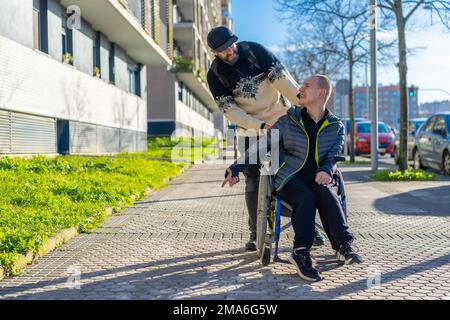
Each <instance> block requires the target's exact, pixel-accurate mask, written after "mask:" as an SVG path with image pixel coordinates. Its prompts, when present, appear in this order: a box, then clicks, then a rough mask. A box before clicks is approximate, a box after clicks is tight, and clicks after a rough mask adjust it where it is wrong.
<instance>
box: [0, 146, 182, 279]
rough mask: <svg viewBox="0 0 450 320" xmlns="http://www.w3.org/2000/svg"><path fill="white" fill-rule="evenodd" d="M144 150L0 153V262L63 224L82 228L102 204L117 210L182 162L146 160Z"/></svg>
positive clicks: (97, 216) (99, 214)
mask: <svg viewBox="0 0 450 320" xmlns="http://www.w3.org/2000/svg"><path fill="white" fill-rule="evenodd" d="M149 154H151V151H150V152H149V153H140V154H120V155H118V156H116V157H73V156H69V157H57V158H54V159H48V158H44V157H34V158H32V159H30V160H26V159H22V158H0V186H1V192H0V263H1V265H2V266H3V267H4V269H5V270H6V271H7V272H9V273H10V272H11V270H12V265H13V262H14V256H15V255H17V254H25V253H27V252H28V251H30V250H32V251H34V252H36V250H37V249H38V248H39V247H40V246H41V245H42V244H43V243H45V241H46V240H47V239H48V238H49V237H52V236H54V235H56V234H57V233H58V232H60V231H62V230H63V229H66V228H70V227H76V228H77V229H78V231H80V232H88V231H89V230H91V229H93V228H96V227H98V226H99V225H100V224H101V222H102V221H103V220H104V218H105V216H104V215H105V213H104V212H105V209H106V208H108V207H112V208H113V209H114V210H115V211H119V210H122V209H123V208H124V207H126V206H130V205H132V204H133V203H134V201H135V199H134V196H137V197H138V199H142V197H143V196H144V195H145V191H146V189H147V187H150V188H152V189H160V188H162V187H164V186H165V184H166V183H167V178H168V177H173V176H176V175H178V174H179V173H180V172H181V170H182V168H183V167H184V166H185V164H183V163H171V162H167V161H151V160H148V158H149Z"/></svg>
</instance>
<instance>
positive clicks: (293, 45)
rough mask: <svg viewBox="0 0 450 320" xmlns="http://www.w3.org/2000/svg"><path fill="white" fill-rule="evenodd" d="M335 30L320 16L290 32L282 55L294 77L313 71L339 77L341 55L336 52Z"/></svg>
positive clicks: (300, 77)
mask: <svg viewBox="0 0 450 320" xmlns="http://www.w3.org/2000/svg"><path fill="white" fill-rule="evenodd" d="M337 38H338V36H337V34H336V30H335V29H334V28H333V27H332V26H330V23H329V21H328V20H326V19H320V20H318V21H316V22H314V23H313V24H311V25H309V26H305V27H304V28H303V30H302V32H299V33H295V34H294V35H291V36H290V37H289V39H288V41H287V43H286V45H285V54H284V58H285V61H286V64H287V65H288V67H289V70H291V71H293V72H294V73H295V75H296V77H297V79H303V78H305V77H307V76H310V75H313V74H326V75H328V76H329V77H330V78H334V77H337V76H340V75H341V74H342V71H343V65H344V64H345V61H346V60H345V58H344V57H343V56H342V55H340V54H338V52H339V50H340V48H339V43H338V42H337Z"/></svg>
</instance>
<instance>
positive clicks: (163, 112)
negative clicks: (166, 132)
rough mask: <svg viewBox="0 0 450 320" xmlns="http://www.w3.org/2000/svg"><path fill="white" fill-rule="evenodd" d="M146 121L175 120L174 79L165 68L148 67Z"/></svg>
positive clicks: (175, 93)
mask: <svg viewBox="0 0 450 320" xmlns="http://www.w3.org/2000/svg"><path fill="white" fill-rule="evenodd" d="M147 79H148V99H147V100H148V111H147V116H148V120H149V121H151V120H175V119H176V114H175V102H176V95H177V92H176V88H175V83H176V78H175V75H174V74H172V73H170V72H167V68H166V67H155V66H149V67H148V72H147Z"/></svg>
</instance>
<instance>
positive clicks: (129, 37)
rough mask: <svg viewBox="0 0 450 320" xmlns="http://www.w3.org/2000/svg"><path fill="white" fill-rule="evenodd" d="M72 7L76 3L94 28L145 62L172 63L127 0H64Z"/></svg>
mask: <svg viewBox="0 0 450 320" xmlns="http://www.w3.org/2000/svg"><path fill="white" fill-rule="evenodd" d="M61 4H62V5H64V6H66V7H68V6H70V5H76V6H78V7H80V9H81V16H82V17H83V18H84V19H85V20H86V21H88V22H89V23H90V24H91V25H92V27H93V28H94V29H96V30H98V31H101V32H102V33H103V34H105V35H106V36H107V37H108V39H109V40H110V41H112V42H114V43H116V44H117V45H119V46H120V47H122V48H123V49H124V50H125V51H126V52H127V54H128V55H129V56H130V57H131V58H133V59H134V60H136V61H137V62H140V63H142V64H147V65H170V63H171V61H170V59H169V57H168V56H167V55H166V54H165V53H164V50H163V49H161V48H160V47H159V46H158V45H157V44H156V43H155V41H153V39H152V38H151V37H150V35H148V34H147V33H146V32H145V31H144V29H143V28H142V26H141V25H140V23H139V22H138V21H137V19H136V18H135V17H134V15H133V14H132V13H131V11H130V10H129V9H127V2H126V1H124V0H95V1H92V0H61Z"/></svg>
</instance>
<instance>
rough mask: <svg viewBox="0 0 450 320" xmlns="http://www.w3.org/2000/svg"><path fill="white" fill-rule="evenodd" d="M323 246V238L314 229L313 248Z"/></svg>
mask: <svg viewBox="0 0 450 320" xmlns="http://www.w3.org/2000/svg"><path fill="white" fill-rule="evenodd" d="M323 245H325V237H324V236H323V235H322V234H321V233H320V231H319V230H318V229H317V228H316V233H315V235H314V242H313V246H315V247H320V246H323Z"/></svg>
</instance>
